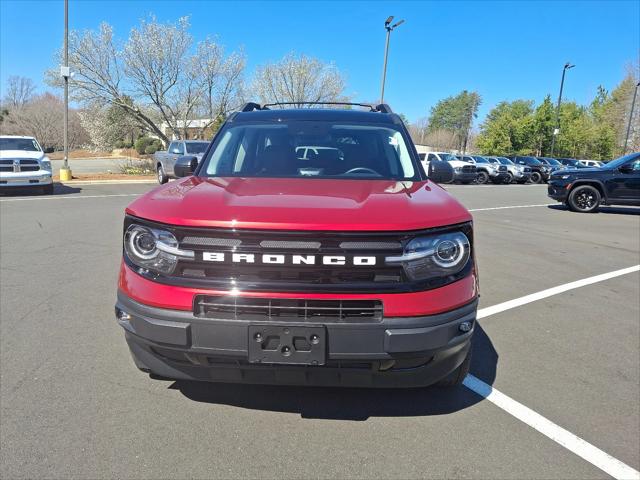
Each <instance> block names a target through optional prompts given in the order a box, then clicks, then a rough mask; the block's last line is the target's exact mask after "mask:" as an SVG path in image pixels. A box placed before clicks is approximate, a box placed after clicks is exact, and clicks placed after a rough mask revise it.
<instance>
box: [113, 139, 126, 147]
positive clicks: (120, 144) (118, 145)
mask: <svg viewBox="0 0 640 480" xmlns="http://www.w3.org/2000/svg"><path fill="white" fill-rule="evenodd" d="M114 146H115V147H116V148H124V142H123V141H122V140H118V141H117V142H116V143H115V145H114Z"/></svg>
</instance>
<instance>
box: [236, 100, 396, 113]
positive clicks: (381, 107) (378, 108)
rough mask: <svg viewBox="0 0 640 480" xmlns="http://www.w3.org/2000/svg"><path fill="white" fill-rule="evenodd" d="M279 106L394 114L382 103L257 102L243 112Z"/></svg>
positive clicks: (243, 107)
mask: <svg viewBox="0 0 640 480" xmlns="http://www.w3.org/2000/svg"><path fill="white" fill-rule="evenodd" d="M279 105H296V106H298V105H345V106H346V105H348V106H355V107H366V108H368V109H369V110H370V111H372V112H381V113H393V111H392V110H391V107H390V106H389V105H387V104H386V103H381V104H379V105H372V104H370V103H352V102H274V103H265V104H263V105H260V104H259V103H255V102H247V103H245V104H244V105H243V106H242V107H241V108H240V111H241V112H252V111H254V110H269V107H275V106H279Z"/></svg>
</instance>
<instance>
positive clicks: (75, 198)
mask: <svg viewBox="0 0 640 480" xmlns="http://www.w3.org/2000/svg"><path fill="white" fill-rule="evenodd" d="M140 195H143V193H114V194H112V195H69V196H64V195H54V196H52V197H25V198H3V199H1V200H0V203H2V202H26V201H31V200H77V199H82V198H107V197H139V196H140Z"/></svg>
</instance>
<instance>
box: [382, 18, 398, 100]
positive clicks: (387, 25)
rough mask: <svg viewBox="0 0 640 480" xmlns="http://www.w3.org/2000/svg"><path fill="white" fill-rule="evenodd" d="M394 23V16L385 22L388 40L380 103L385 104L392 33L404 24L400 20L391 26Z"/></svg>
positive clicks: (385, 49) (385, 46) (385, 50)
mask: <svg viewBox="0 0 640 480" xmlns="http://www.w3.org/2000/svg"><path fill="white" fill-rule="evenodd" d="M392 21H393V16H391V17H389V18H387V20H386V21H385V22H384V28H385V30H386V31H387V40H386V42H385V45H384V64H383V67H382V86H381V87H380V103H384V82H385V80H386V78H387V58H388V56H389V39H390V38H391V32H392V31H393V30H394V29H395V28H396V27H397V26H399V25H400V24H402V23H404V20H400V21H399V22H396V23H395V24H394V25H391V22H392Z"/></svg>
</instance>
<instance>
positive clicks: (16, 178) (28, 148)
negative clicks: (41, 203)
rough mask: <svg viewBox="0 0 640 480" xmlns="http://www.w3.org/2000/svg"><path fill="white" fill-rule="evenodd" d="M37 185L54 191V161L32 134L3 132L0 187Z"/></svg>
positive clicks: (29, 186) (0, 156) (47, 190)
mask: <svg viewBox="0 0 640 480" xmlns="http://www.w3.org/2000/svg"><path fill="white" fill-rule="evenodd" d="M19 187H22V188H25V187H28V188H37V189H39V190H40V191H42V193H46V194H48V195H51V194H52V193H53V179H52V172H51V161H50V160H49V158H48V157H47V156H46V155H45V154H44V151H43V150H42V147H40V144H39V143H38V142H37V140H36V139H35V138H33V137H22V136H14V135H2V136H0V191H6V190H8V189H9V188H19Z"/></svg>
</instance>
